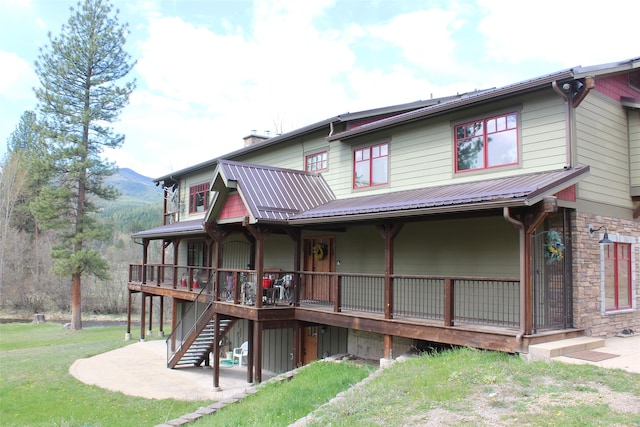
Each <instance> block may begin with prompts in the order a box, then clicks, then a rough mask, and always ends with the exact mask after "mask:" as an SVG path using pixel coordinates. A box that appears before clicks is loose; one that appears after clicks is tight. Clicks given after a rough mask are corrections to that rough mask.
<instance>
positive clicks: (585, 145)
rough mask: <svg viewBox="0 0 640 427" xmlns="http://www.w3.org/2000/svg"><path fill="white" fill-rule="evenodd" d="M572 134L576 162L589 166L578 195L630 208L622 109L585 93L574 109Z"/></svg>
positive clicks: (626, 128)
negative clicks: (589, 168)
mask: <svg viewBox="0 0 640 427" xmlns="http://www.w3.org/2000/svg"><path fill="white" fill-rule="evenodd" d="M576 137H577V146H578V148H577V158H578V164H581V165H589V166H590V167H591V174H590V175H589V176H587V177H586V178H584V179H583V180H582V181H581V182H580V184H579V193H578V196H579V198H580V199H582V200H585V201H590V202H595V203H602V204H607V205H612V206H618V207H623V208H632V207H633V206H632V203H631V199H630V197H629V195H630V190H631V189H630V185H629V177H630V171H629V148H628V147H629V145H628V127H627V115H626V113H625V111H624V108H623V107H622V106H621V105H620V104H618V103H615V102H613V101H611V100H609V99H605V98H604V97H603V96H601V95H598V94H593V95H589V96H587V98H586V99H585V100H584V101H583V102H582V104H580V107H579V108H578V109H577V110H576Z"/></svg>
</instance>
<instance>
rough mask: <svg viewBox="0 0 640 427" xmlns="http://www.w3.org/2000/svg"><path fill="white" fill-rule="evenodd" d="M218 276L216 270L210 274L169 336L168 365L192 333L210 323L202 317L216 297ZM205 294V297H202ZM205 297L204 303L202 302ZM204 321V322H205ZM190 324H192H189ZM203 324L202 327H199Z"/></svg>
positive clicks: (167, 342) (167, 341)
mask: <svg viewBox="0 0 640 427" xmlns="http://www.w3.org/2000/svg"><path fill="white" fill-rule="evenodd" d="M215 276H216V274H215V270H214V271H212V272H211V274H210V275H209V279H208V280H207V282H206V286H203V287H202V289H201V290H200V292H198V295H197V296H196V299H195V300H194V301H193V302H192V303H191V304H189V306H188V308H187V310H186V311H185V312H184V313H183V314H182V317H181V318H180V320H179V321H178V324H177V325H176V328H175V329H174V330H173V331H171V334H170V335H169V336H168V337H167V340H166V344H167V365H169V361H170V360H171V359H172V358H173V357H174V356H175V355H176V353H178V352H179V351H180V350H182V347H183V345H184V343H185V341H186V340H187V338H188V337H189V336H191V334H193V333H195V331H196V330H198V329H202V328H204V326H205V325H206V324H207V323H209V321H208V320H206V321H203V320H202V317H203V315H204V314H205V313H206V312H207V309H208V308H209V306H210V305H211V304H213V301H214V300H215V298H214V295H215V294H214V283H213V282H214V281H213V279H214V277H215ZM203 295H204V298H202V297H203ZM201 299H204V301H205V302H204V303H202V302H200V300H201ZM203 322H204V324H203ZM189 325H190V326H189ZM200 326H201V328H199V327H200Z"/></svg>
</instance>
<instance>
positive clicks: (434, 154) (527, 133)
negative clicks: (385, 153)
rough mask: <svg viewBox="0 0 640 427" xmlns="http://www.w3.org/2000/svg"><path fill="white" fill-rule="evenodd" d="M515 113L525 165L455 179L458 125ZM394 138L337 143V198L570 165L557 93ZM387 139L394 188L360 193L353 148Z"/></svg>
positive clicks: (414, 127) (397, 132) (399, 131)
mask: <svg viewBox="0 0 640 427" xmlns="http://www.w3.org/2000/svg"><path fill="white" fill-rule="evenodd" d="M509 110H518V111H519V112H520V123H519V125H520V145H521V147H520V159H521V166H519V167H518V166H516V167H506V168H496V169H492V170H490V171H482V172H478V173H466V174H458V175H455V176H454V173H453V170H454V166H453V162H454V160H453V159H454V152H453V126H452V125H453V123H457V122H460V121H464V120H468V119H472V118H478V117H484V116H488V115H491V114H494V113H496V112H497V111H509ZM458 114H459V113H458ZM387 132H388V131H387ZM390 135H391V134H389V133H383V132H381V133H379V134H377V135H372V136H370V137H367V138H360V139H359V140H357V141H347V142H339V141H337V142H334V143H333V145H332V146H331V148H332V151H331V153H330V163H331V170H330V171H329V172H330V173H327V174H325V178H326V179H327V181H328V182H329V185H330V186H331V188H332V189H333V191H334V193H335V194H336V197H337V198H344V197H353V196H359V195H370V194H381V193H386V192H389V191H397V190H405V189H413V188H422V187H428V186H434V185H441V184H446V183H448V182H456V183H458V182H468V181H477V180H481V179H487V178H493V177H504V176H509V175H514V174H520V173H527V172H540V171H545V170H557V169H561V168H562V167H564V166H565V165H566V146H565V136H566V130H565V121H564V104H563V102H562V98H560V97H559V96H558V95H556V94H554V93H548V94H546V95H534V96H531V97H529V98H527V100H526V102H524V100H522V99H520V100H516V101H514V102H513V103H510V104H506V105H501V106H500V109H491V110H486V109H475V110H470V112H469V113H468V114H467V115H465V116H459V115H457V116H452V115H446V116H442V117H438V118H434V119H429V120H425V121H422V122H420V123H419V124H410V125H406V126H402V127H399V128H396V129H394V130H393V134H392V136H390ZM383 141H389V142H390V145H389V184H388V185H385V186H381V187H377V188H370V189H361V190H357V191H354V190H353V189H352V178H351V174H352V168H353V166H352V156H353V155H352V153H353V150H354V149H355V148H359V147H363V146H367V145H371V144H376V143H379V142H383Z"/></svg>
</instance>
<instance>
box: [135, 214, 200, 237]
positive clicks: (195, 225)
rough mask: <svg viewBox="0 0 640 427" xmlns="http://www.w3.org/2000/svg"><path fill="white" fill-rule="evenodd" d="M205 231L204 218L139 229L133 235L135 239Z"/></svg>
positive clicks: (186, 234)
mask: <svg viewBox="0 0 640 427" xmlns="http://www.w3.org/2000/svg"><path fill="white" fill-rule="evenodd" d="M204 232H205V230H204V223H203V221H202V219H193V220H189V221H180V222H174V223H173V224H167V225H161V226H160V227H156V228H152V229H149V230H144V231H138V232H137V233H134V234H133V235H132V236H131V237H133V238H134V239H162V238H165V237H175V236H181V237H182V236H189V235H198V234H203V233H204Z"/></svg>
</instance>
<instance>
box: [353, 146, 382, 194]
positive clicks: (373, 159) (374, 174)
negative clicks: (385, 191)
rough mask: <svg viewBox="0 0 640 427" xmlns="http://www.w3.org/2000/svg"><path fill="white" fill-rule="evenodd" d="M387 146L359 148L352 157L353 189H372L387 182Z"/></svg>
mask: <svg viewBox="0 0 640 427" xmlns="http://www.w3.org/2000/svg"><path fill="white" fill-rule="evenodd" d="M388 174H389V144H388V143H384V144H378V145H372V146H370V147H366V148H361V149H358V150H356V151H355V152H354V156H353V188H365V187H373V186H375V185H382V184H386V183H387V182H389V180H388Z"/></svg>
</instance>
